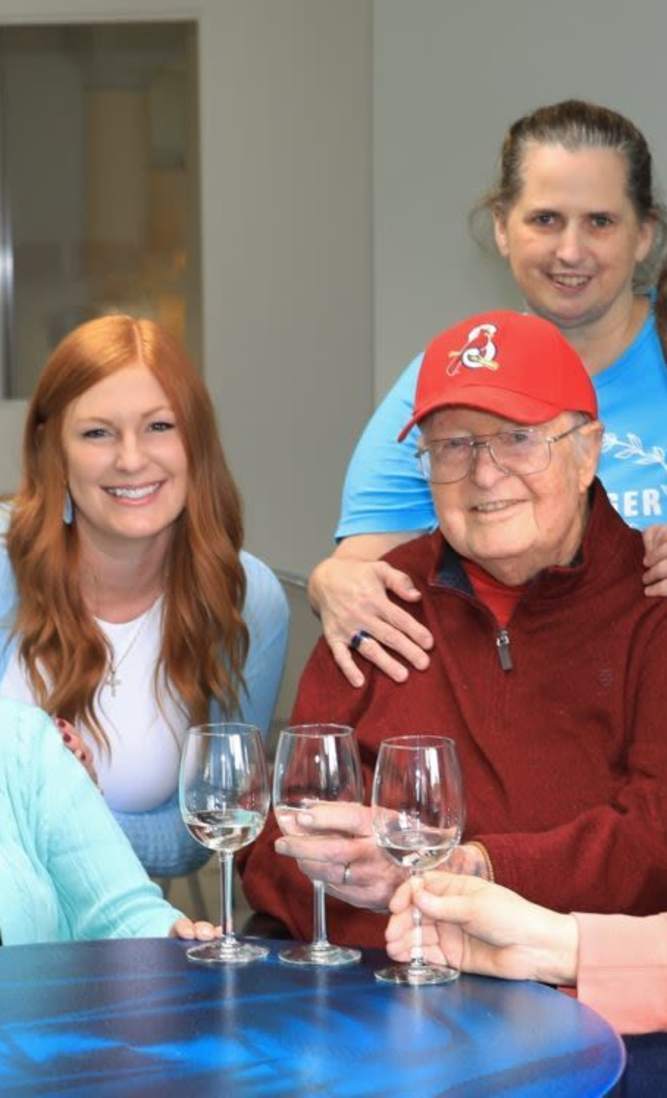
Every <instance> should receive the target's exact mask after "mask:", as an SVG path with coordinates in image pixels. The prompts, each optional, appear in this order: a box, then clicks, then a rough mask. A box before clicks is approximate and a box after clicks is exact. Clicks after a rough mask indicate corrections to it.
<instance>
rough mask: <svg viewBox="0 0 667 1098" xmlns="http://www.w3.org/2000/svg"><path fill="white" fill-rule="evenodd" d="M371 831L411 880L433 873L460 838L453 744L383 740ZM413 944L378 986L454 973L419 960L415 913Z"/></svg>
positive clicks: (440, 739)
mask: <svg viewBox="0 0 667 1098" xmlns="http://www.w3.org/2000/svg"><path fill="white" fill-rule="evenodd" d="M371 804H372V817H373V831H374V833H375V838H376V841H377V843H378V846H380V847H381V849H382V850H383V851H384V853H385V854H386V855H387V857H389V858H391V860H392V861H393V862H395V863H396V864H397V865H400V866H403V867H404V868H405V869H409V870H410V873H411V874H413V875H415V876H416V875H418V874H420V873H425V872H426V870H428V869H435V867H436V866H437V865H440V863H441V862H443V861H444V860H445V858H447V856H448V855H449V854H450V853H451V851H452V850H453V849H454V847H455V846H458V844H459V842H460V840H461V834H462V832H463V818H464V806H463V784H462V781H461V771H460V769H459V763H458V758H457V754H456V745H455V744H454V741H453V740H450V739H447V738H446V737H445V736H430V735H423V736H395V737H392V738H391V739H388V740H385V741H384V743H382V744H381V746H380V751H379V754H378V757H377V762H376V764H375V775H374V778H373V794H372V801H371ZM413 919H414V924H415V927H416V935H415V937H416V941H415V945H414V947H413V952H412V960H411V961H410V964H409V965H391V966H389V967H388V968H384V969H381V970H380V971H379V972H376V973H375V976H376V978H377V979H378V980H386V981H389V982H391V983H405V984H443V983H448V982H449V981H450V980H454V979H456V977H457V976H458V975H459V973H458V971H457V970H456V969H454V968H450V967H449V966H445V965H432V964H428V963H427V962H426V961H425V960H424V953H423V949H422V940H421V913H420V912H419V911H418V910H417V909H416V908H413Z"/></svg>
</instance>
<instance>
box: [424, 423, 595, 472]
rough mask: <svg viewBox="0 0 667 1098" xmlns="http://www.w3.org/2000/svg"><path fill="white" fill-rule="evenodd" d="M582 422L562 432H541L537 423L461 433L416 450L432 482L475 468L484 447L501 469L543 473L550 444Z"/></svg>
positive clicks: (435, 440) (581, 425)
mask: <svg viewBox="0 0 667 1098" xmlns="http://www.w3.org/2000/svg"><path fill="white" fill-rule="evenodd" d="M583 426H584V424H583V423H576V424H575V425H574V427H568V429H567V431H562V432H561V434H559V435H547V436H545V435H541V434H540V431H539V428H537V427H515V428H513V429H512V430H511V431H499V432H498V434H496V435H477V436H475V435H459V436H458V437H456V438H438V439H434V440H433V441H432V442H429V443H428V444H427V445H424V446H421V447H420V448H419V449H418V450H417V461H418V462H419V465H420V468H421V471H422V473H423V474H424V476H425V477H426V479H427V480H429V481H430V482H431V484H454V483H455V482H456V481H457V480H463V479H464V477H467V476H468V473H469V472H470V470H471V469H472V464H473V456H474V454H475V452H476V451H477V450H481V449H482V448H484V449H486V450H488V453H489V457H490V458H491V460H492V461H493V463H494V464H495V465H496V466H497V467H498V468H499V469H500V471H501V472H502V473H518V474H519V475H520V476H530V474H532V473H542V472H543V471H544V470H545V469H546V468H548V466H549V462H550V461H551V445H552V443H554V442H560V440H561V439H562V438H567V436H568V435H571V434H573V432H574V431H578V430H579V428H580V427H583Z"/></svg>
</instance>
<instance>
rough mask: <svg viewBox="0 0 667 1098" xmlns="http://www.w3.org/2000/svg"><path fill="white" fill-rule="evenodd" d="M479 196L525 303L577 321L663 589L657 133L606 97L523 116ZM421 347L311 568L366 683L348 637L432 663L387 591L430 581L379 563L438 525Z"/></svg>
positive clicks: (342, 651) (378, 653)
mask: <svg viewBox="0 0 667 1098" xmlns="http://www.w3.org/2000/svg"><path fill="white" fill-rule="evenodd" d="M479 207H480V210H481V209H484V210H486V211H488V212H489V213H490V214H491V217H492V219H493V227H494V233H495V240H496V244H497V247H498V250H499V252H500V254H501V255H502V256H503V257H504V258H505V259H506V260H507V262H508V263H509V266H510V269H511V271H512V274H513V275H514V278H515V280H516V282H517V285H518V287H519V289H520V290H521V293H522V295H523V297H524V299H525V302H526V305H527V307H528V308H529V309H530V310H531V311H533V312H535V313H537V314H538V315H540V316H543V317H545V318H546V319H548V320H551V321H552V322H553V323H555V324H556V325H557V326H558V327H559V328H560V329H561V330H562V331H563V332H564V333H565V335H566V336H567V338H568V339H569V341H570V342H571V343H572V344H573V346H574V347H575V348H576V350H577V351H578V352H579V354H580V355H581V357H582V359H583V361H584V363H585V365H586V367H587V369H588V371H589V373H590V374H591V377H592V378H593V382H594V384H595V388H596V391H597V395H598V401H599V405H600V418H601V419H602V421H603V423H604V425H605V436H604V443H603V451H602V458H601V462H600V468H599V475H600V477H601V479H602V481H603V483H604V485H605V487H606V489H607V491H608V493H609V496H610V498H611V500H612V502H613V504H614V506H615V507H616V508H617V510H618V511H619V512H620V514H621V515H622V516H623V517H624V518H625V519H626V521H628V522H629V523H630V524H631V525H634V526H637V527H639V528H640V529H642V530H644V540H645V545H646V557H645V565H646V573H645V576H644V582H645V585H646V593H647V594H648V595H665V594H667V525H665V524H667V455H666V450H667V445H666V444H665V429H664V422H665V410H666V409H667V370H666V369H665V353H664V347H665V341H666V340H667V265H666V266H665V267H662V269H661V263H662V260H663V255H664V250H665V248H664V245H665V240H666V239H667V212H666V211H665V210H664V209H663V208H662V207H661V206H660V205H659V204H658V203H657V202H656V201H655V199H654V196H653V186H652V178H651V154H650V151H649V148H648V146H647V143H646V140H645V138H644V137H643V135H642V134H641V132H640V131H639V130H638V129H637V128H636V127H635V126H634V125H633V124H632V123H631V122H630V121H629V120H628V119H626V118H624V117H623V116H622V115H619V114H617V113H615V112H614V111H611V110H607V109H606V108H604V107H599V106H596V105H594V104H590V103H584V102H580V101H578V100H568V101H566V102H563V103H557V104H554V105H551V106H547V107H542V108H540V109H538V110H536V111H534V112H533V113H531V114H529V115H526V116H525V117H523V118H520V119H519V120H518V121H517V122H515V123H514V125H513V126H511V127H510V129H509V131H508V133H507V135H506V137H505V140H504V142H503V146H502V152H501V169H500V178H499V181H498V183H497V185H496V186H495V187H494V188H493V190H492V191H491V192H490V193H489V194H488V195H487V196H486V197H485V198H484V199H483V200H482V202H480V204H479ZM658 272H659V273H658ZM421 358H422V355H421V354H420V355H418V356H417V358H415V360H414V361H413V362H412V363H411V364H410V365H409V366H408V367H407V369H406V370H405V371H404V373H403V374H402V375H401V376H400V377H399V379H398V381H397V382H396V384H395V385H394V387H393V388H392V389H391V391H390V392H389V393H388V395H387V396H386V397H385V399H384V401H383V402H382V404H381V405H380V406H379V408H378V409H377V411H376V412H375V414H374V415H373V417H372V418H371V420H370V421H369V423H368V425H367V427H366V429H365V431H364V433H363V435H362V437H361V439H360V441H359V443H358V445H357V448H356V450H355V452H354V455H353V457H352V460H351V462H350V466H349V468H348V472H347V476H346V480H345V487H344V491H343V503H342V513H341V518H340V522H339V525H338V529H337V538H338V539H339V542H338V546H337V548H336V550H335V552H334V554H333V555H332V556H331V557H329V558H328V559H327V560H325V561H322V562H321V564H319V565H318V566H317V568H316V569H315V570H314V572H313V574H312V576H311V579H310V586H309V591H310V597H311V601H312V603H313V606H314V607H315V609H316V610H317V611H318V612H319V613H320V615H321V619H322V628H323V631H324V634H325V636H326V638H327V640H328V642H329V645H330V646H331V649H332V652H333V655H334V658H335V660H336V662H337V663H338V665H339V666H340V668H341V670H342V671H343V672H344V674H345V675H346V676H347V678H348V679H349V681H350V683H352V685H354V686H360V685H361V684H362V683H363V681H364V679H363V674H362V672H361V671H360V669H359V667H358V666H357V664H356V663H355V662H354V660H353V659H352V656H351V648H354V649H357V648H358V649H359V652H360V654H361V655H362V656H363V657H365V658H366V659H368V660H369V661H370V662H371V663H374V664H376V665H377V666H378V667H379V668H381V669H382V670H383V671H385V672H386V673H387V674H388V675H390V676H391V677H392V678H394V679H395V680H396V681H397V682H400V681H402V680H404V679H405V678H406V677H407V675H408V673H409V671H408V667H410V666H414V667H416V668H419V669H424V668H425V667H426V666H428V649H429V648H430V646H431V644H432V637H431V635H430V633H429V632H428V630H426V629H425V628H424V627H423V626H422V625H421V624H420V623H419V622H417V621H416V620H415V618H414V617H413V616H412V615H411V614H410V613H409V610H406V609H403V607H402V606H400V605H398V604H397V603H396V602H393V601H391V600H390V599H389V598H388V595H387V592H388V591H391V592H393V593H394V594H395V595H397V596H399V598H400V599H401V600H404V601H406V602H410V601H415V600H416V599H418V597H419V596H418V593H417V592H416V591H415V590H414V588H413V587H412V584H411V581H410V578H409V576H407V575H405V573H403V572H399V571H398V570H397V569H395V568H392V567H391V565H390V564H388V563H387V562H385V561H382V560H380V557H382V556H383V555H384V554H385V553H387V552H388V551H389V550H390V549H392V548H394V547H395V546H396V545H399V544H401V543H402V542H404V541H407V540H409V539H410V538H413V537H415V536H416V535H417V534H419V533H421V532H423V531H425V530H428V529H429V528H430V527H431V526H432V525H433V523H434V518H433V507H432V502H431V494H430V491H429V486H428V483H427V482H426V481H425V480H424V479H423V477H422V476H421V475H420V472H419V469H418V466H417V462H416V461H415V445H416V429H415V432H413V434H412V436H410V437H408V439H406V441H405V442H403V443H399V442H397V435H398V432H399V430H400V428H401V427H402V426H403V424H404V423H405V422H406V421H407V420H408V419H409V418H410V415H411V412H412V404H413V397H414V387H415V382H416V378H417V374H418V372H419V366H420V364H421ZM640 370H641V374H640ZM351 642H352V643H351ZM394 654H398V656H400V657H402V659H401V660H397V659H396V658H395V655H394ZM406 665H407V667H406Z"/></svg>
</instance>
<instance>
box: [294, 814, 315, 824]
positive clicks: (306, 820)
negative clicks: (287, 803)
mask: <svg viewBox="0 0 667 1098" xmlns="http://www.w3.org/2000/svg"><path fill="white" fill-rule="evenodd" d="M296 822H297V823H298V824H299V826H300V827H310V825H311V824H312V823H313V817H312V816H311V814H310V812H299V814H298V816H297V818H296Z"/></svg>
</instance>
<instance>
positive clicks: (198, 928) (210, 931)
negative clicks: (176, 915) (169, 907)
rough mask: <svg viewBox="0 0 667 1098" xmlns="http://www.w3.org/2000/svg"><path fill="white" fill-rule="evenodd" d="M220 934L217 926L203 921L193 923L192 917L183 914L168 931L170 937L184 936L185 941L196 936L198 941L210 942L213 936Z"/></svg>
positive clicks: (217, 936)
mask: <svg viewBox="0 0 667 1098" xmlns="http://www.w3.org/2000/svg"><path fill="white" fill-rule="evenodd" d="M221 934H222V931H221V929H220V927H219V926H213V924H212V923H206V922H203V921H200V922H196V923H194V922H193V921H192V919H188V918H186V917H185V916H183V918H182V919H177V920H176V922H175V923H174V925H173V926H172V928H171V930H170V931H169V937H170V938H185V939H186V941H190V940H192V939H193V938H196V939H197V941H198V942H210V941H211V940H212V939H213V938H219V937H220V936H221Z"/></svg>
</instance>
